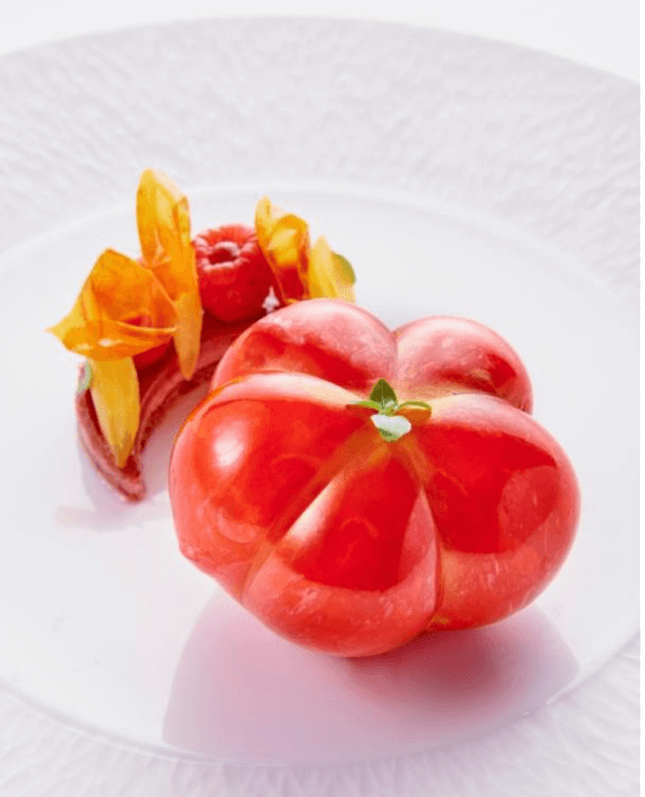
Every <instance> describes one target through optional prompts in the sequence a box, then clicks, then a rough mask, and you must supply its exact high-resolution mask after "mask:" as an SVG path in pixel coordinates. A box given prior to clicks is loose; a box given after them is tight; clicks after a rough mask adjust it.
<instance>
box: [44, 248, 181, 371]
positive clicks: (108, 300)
mask: <svg viewBox="0 0 645 797" xmlns="http://www.w3.org/2000/svg"><path fill="white" fill-rule="evenodd" d="M176 328H177V313H176V310H175V308H174V306H173V303H172V302H171V301H170V299H169V298H168V295H167V294H166V292H165V291H164V289H163V288H162V287H161V285H160V284H159V282H158V281H157V280H156V278H155V276H154V274H153V273H152V272H151V271H150V270H149V269H147V268H144V267H143V266H142V265H141V264H140V263H138V262H137V261H136V260H132V259H131V258H129V257H126V256H125V255H122V254H120V253H119V252H115V251H113V250H111V249H107V250H106V251H105V252H103V254H102V255H101V256H100V257H99V259H98V260H97V261H96V263H95V264H94V267H93V268H92V271H91V272H90V275H89V276H88V278H87V279H86V280H85V283H84V285H83V287H82V288H81V292H80V294H79V296H78V299H77V300H76V303H75V304H74V306H73V307H72V309H71V311H70V312H69V313H68V314H67V315H66V316H65V318H63V319H62V321H60V322H59V323H58V324H56V325H55V326H53V327H51V328H50V329H49V331H50V332H52V333H53V334H54V335H56V337H57V338H59V340H60V341H61V342H62V343H63V345H64V346H66V347H67V348H68V349H70V350H71V351H74V352H76V353H77V354H82V355H85V356H86V357H91V358H92V359H94V360H101V361H104V360H118V359H122V358H123V357H133V356H134V355H135V354H140V353H141V352H144V351H147V350H148V349H152V348H154V347H155V346H159V345H160V344H161V343H164V342H165V341H167V340H168V339H169V338H170V337H171V335H173V333H174V332H175V330H176Z"/></svg>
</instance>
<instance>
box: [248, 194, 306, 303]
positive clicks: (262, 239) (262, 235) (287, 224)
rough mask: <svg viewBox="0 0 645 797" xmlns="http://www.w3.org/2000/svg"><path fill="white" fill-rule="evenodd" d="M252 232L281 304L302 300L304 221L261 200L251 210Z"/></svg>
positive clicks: (304, 246) (304, 259)
mask: <svg viewBox="0 0 645 797" xmlns="http://www.w3.org/2000/svg"><path fill="white" fill-rule="evenodd" d="M255 232H256V235H257V236H258V243H259V245H260V249H261V250H262V254H263V255H264V257H265V258H266V260H267V262H268V263H269V266H270V267H271V270H272V271H273V274H274V276H275V278H276V281H277V283H278V288H279V290H280V293H281V294H282V295H281V299H282V300H283V301H284V302H285V303H289V302H293V301H298V300H300V299H306V298H308V297H307V292H306V290H307V267H308V262H309V257H308V256H309V229H308V227H307V222H305V221H303V219H301V218H298V216H294V214H293V213H285V212H284V211H283V210H281V209H280V208H279V207H277V206H276V205H273V204H272V202H271V200H270V199H269V198H268V197H263V198H262V199H261V200H260V201H259V202H258V204H257V207H256V209H255Z"/></svg>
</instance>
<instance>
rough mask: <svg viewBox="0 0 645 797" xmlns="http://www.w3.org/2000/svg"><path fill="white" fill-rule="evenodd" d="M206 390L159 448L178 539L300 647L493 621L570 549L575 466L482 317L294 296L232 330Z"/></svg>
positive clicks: (373, 649) (527, 595)
mask: <svg viewBox="0 0 645 797" xmlns="http://www.w3.org/2000/svg"><path fill="white" fill-rule="evenodd" d="M213 388H214V390H213V392H212V393H211V394H210V395H209V396H208V397H207V398H206V399H205V400H204V401H203V402H202V404H201V405H200V406H199V407H198V408H197V409H196V410H195V411H194V412H193V413H192V414H191V416H190V417H189V418H188V420H187V421H186V423H185V424H184V426H183V429H182V431H181V432H180V434H179V436H178V438H177V441H176V443H175V446H174V449H173V454H172V458H171V464H170V497H171V501H172V509H173V515H174V521H175V526H176V529H177V535H178V538H179V543H180V547H181V550H182V552H183V553H184V555H185V556H187V557H188V558H189V559H191V560H192V561H193V562H194V563H195V564H196V565H197V566H198V567H199V568H200V569H202V570H203V571H204V572H206V573H208V574H209V575H211V576H213V577H215V578H216V579H217V581H218V582H219V583H220V584H221V585H222V586H223V587H224V588H225V589H226V590H227V591H228V592H229V593H230V594H231V595H233V596H234V597H235V598H236V599H237V600H238V601H239V602H240V603H241V604H243V605H244V606H245V607H246V608H247V609H248V610H249V611H251V612H253V614H255V615H256V616H257V617H258V618H259V619H260V620H261V621H262V622H263V623H264V624H265V625H267V626H268V627H270V628H272V629H273V630H274V631H276V632H277V633H279V634H281V635H283V636H285V637H286V638H288V639H290V640H292V641H294V642H297V643H299V644H301V645H304V646H306V647H308V648H312V649H315V650H320V651H325V652H327V653H333V654H337V655H341V656H364V655H370V654H375V653H382V652H385V651H387V650H390V649H392V648H395V647H397V646H400V645H402V644H404V643H406V642H407V641H409V640H411V639H413V638H414V637H415V636H417V635H418V634H419V633H420V632H422V631H424V630H426V629H430V630H435V629H456V628H470V627H474V626H480V625H484V624H487V623H491V622H494V621H497V620H501V619H502V618H504V617H507V616H508V615H510V614H512V613H513V612H516V611H518V610H519V609H521V608H522V607H524V606H526V605H527V604H528V603H529V602H530V601H532V600H533V599H534V598H535V597H536V596H537V595H538V594H539V593H540V592H541V591H542V590H543V589H544V587H545V586H546V584H547V583H548V582H549V581H550V580H551V578H552V577H553V575H554V574H555V572H556V571H557V570H558V568H559V567H560V565H561V564H562V561H563V559H564V557H565V555H566V553H567V551H568V550H569V547H570V545H571V542H572V540H573V536H574V533H575V527H576V522H577V518H578V507H579V495H578V487H577V482H576V477H575V474H574V472H573V469H572V467H571V464H570V463H569V460H568V459H567V456H566V455H565V453H564V451H563V450H562V449H561V447H560V446H559V445H558V443H557V442H556V441H555V440H554V439H553V437H551V435H549V433H548V432H547V431H545V430H544V429H543V428H542V427H541V426H540V425H539V424H538V423H537V422H536V421H535V420H534V419H533V418H532V417H531V416H530V415H529V411H530V409H531V406H532V396H531V387H530V382H529V378H528V375H527V373H526V370H525V368H524V366H523V365H522V363H521V361H520V359H519V357H518V356H517V354H516V353H515V352H514V351H513V350H512V349H511V347H510V346H509V345H508V344H507V343H506V342H505V341H504V340H503V339H502V338H500V337H499V336H498V335H497V334H496V333H494V332H492V331H491V330H489V329H487V328H486V327H483V326H482V325H480V324H477V323H475V322H473V321H468V320H465V319H459V318H444V317H433V318H425V319H421V320H419V321H415V322H413V323H410V324H406V325H405V326H403V327H400V328H399V329H397V330H396V331H394V332H391V331H390V330H389V329H388V328H387V327H386V326H384V325H383V324H382V323H381V322H380V321H379V320H378V319H376V318H375V317H374V316H373V315H371V314H370V313H368V312H367V311H365V310H363V309H361V308H359V307H356V306H355V305H352V304H346V303H344V302H342V301H340V300H332V299H317V300H311V301H307V302H301V303H296V304H293V305H291V306H289V307H286V308H284V309H282V310H278V311H276V312H274V313H272V314H270V315H267V316H266V317H264V318H262V319H261V320H260V321H258V322H257V323H255V324H254V325H253V326H252V327H250V328H249V329H248V330H247V331H246V332H245V333H244V334H242V335H241V336H240V337H239V338H238V339H237V340H236V342H235V343H234V344H233V345H232V346H231V347H230V349H229V350H228V351H227V353H226V354H225V356H224V358H223V359H222V361H221V363H220V365H219V367H218V369H217V371H216V373H215V376H214V379H213ZM359 402H360V403H359Z"/></svg>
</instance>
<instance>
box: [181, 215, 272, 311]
mask: <svg viewBox="0 0 645 797" xmlns="http://www.w3.org/2000/svg"><path fill="white" fill-rule="evenodd" d="M193 247H194V249H195V255H196V263H197V276H198V278H199V292H200V294H201V298H202V304H203V305H204V308H205V310H207V311H208V313H210V315H211V316H213V317H214V318H216V319H217V320H219V321H243V320H245V319H247V318H252V317H253V316H260V315H262V313H263V308H262V305H263V303H264V300H265V299H266V298H267V295H268V293H269V289H270V288H271V287H272V286H274V279H273V274H272V272H271V268H270V266H269V264H268V263H267V261H266V260H265V258H264V255H263V254H262V250H261V249H260V246H259V244H258V239H257V237H256V235H255V231H254V230H253V229H252V228H250V227H245V226H243V225H242V224H227V225H225V226H223V227H218V228H217V229H215V230H206V231H205V232H202V233H200V234H199V235H198V236H197V237H196V238H195V240H194V241H193Z"/></svg>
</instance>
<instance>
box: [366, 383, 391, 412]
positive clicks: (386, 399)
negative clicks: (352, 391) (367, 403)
mask: <svg viewBox="0 0 645 797" xmlns="http://www.w3.org/2000/svg"><path fill="white" fill-rule="evenodd" d="M370 400H371V401H376V402H377V403H378V405H379V407H380V408H381V409H385V408H386V407H396V393H395V392H394V390H393V389H392V387H391V385H390V384H389V383H388V382H386V380H385V379H379V380H378V382H377V383H376V384H375V385H374V387H373V388H372V392H371V393H370Z"/></svg>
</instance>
